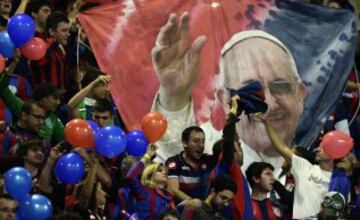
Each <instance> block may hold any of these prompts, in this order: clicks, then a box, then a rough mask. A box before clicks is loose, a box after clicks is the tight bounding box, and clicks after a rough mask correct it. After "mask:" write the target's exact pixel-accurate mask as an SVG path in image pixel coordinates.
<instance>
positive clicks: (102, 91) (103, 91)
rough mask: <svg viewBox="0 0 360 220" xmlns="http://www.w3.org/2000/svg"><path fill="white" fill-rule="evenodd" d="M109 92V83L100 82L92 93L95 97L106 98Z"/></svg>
mask: <svg viewBox="0 0 360 220" xmlns="http://www.w3.org/2000/svg"><path fill="white" fill-rule="evenodd" d="M108 94H109V87H108V84H106V83H103V82H100V83H98V84H97V85H96V87H95V88H94V89H93V92H92V95H93V98H94V99H106V97H107V95H108Z"/></svg>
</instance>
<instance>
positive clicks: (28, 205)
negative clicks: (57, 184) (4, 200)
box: [19, 194, 53, 220]
mask: <svg viewBox="0 0 360 220" xmlns="http://www.w3.org/2000/svg"><path fill="white" fill-rule="evenodd" d="M19 213H20V216H21V219H34V220H35V219H36V220H45V219H47V218H48V217H50V216H51V215H52V214H53V207H52V204H51V202H50V200H49V199H48V198H46V197H45V196H43V195H40V194H34V195H31V196H30V195H29V196H27V197H25V198H24V200H22V201H21V203H20V210H19Z"/></svg>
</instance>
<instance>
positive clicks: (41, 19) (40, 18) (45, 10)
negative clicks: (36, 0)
mask: <svg viewBox="0 0 360 220" xmlns="http://www.w3.org/2000/svg"><path fill="white" fill-rule="evenodd" d="M50 13H51V8H50V7H49V6H47V5H44V6H42V7H41V8H40V9H39V11H38V13H33V14H32V16H33V17H34V19H35V21H36V22H37V23H38V24H39V25H40V26H41V27H42V28H45V25H46V20H47V18H48V17H49V15H50Z"/></svg>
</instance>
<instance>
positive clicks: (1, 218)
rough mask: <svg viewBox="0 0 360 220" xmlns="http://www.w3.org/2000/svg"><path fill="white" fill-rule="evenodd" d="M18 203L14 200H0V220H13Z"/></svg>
mask: <svg viewBox="0 0 360 220" xmlns="http://www.w3.org/2000/svg"><path fill="white" fill-rule="evenodd" d="M17 207H18V203H17V202H16V201H15V200H10V199H5V198H3V199H0V220H13V219H15V214H16V209H17Z"/></svg>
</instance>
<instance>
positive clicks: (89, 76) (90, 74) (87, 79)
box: [81, 66, 103, 88]
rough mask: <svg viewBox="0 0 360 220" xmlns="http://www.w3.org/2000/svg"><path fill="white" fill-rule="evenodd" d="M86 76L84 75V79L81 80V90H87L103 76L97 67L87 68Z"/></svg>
mask: <svg viewBox="0 0 360 220" xmlns="http://www.w3.org/2000/svg"><path fill="white" fill-rule="evenodd" d="M86 68H87V71H86V74H85V75H84V77H83V79H82V80H81V88H85V87H86V86H87V85H89V84H90V83H91V82H93V81H94V80H96V79H97V78H98V77H99V76H100V75H103V74H102V72H100V70H98V69H97V68H95V67H91V66H87V67H86Z"/></svg>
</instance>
